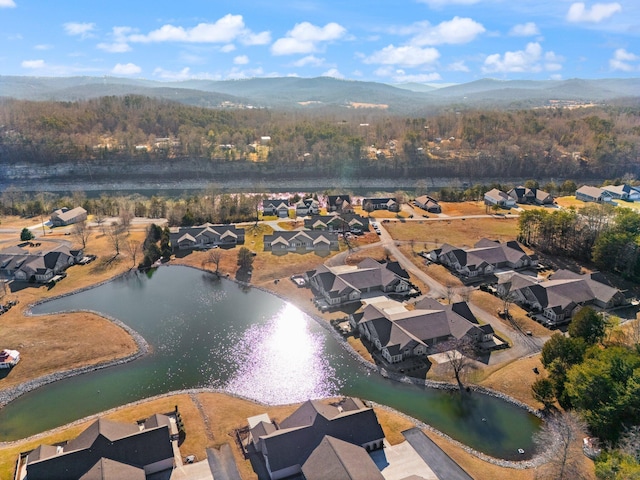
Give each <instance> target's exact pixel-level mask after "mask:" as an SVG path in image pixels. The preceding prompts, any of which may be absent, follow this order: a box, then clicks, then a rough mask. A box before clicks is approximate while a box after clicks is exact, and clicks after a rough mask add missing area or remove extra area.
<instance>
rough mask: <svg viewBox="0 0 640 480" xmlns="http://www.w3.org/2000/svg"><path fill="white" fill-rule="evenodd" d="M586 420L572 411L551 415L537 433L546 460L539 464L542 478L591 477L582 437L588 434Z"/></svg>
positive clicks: (571, 478)
mask: <svg viewBox="0 0 640 480" xmlns="http://www.w3.org/2000/svg"><path fill="white" fill-rule="evenodd" d="M584 432H585V425H584V423H583V422H582V421H581V420H580V419H579V418H578V417H577V416H576V415H575V414H574V413H571V412H565V413H556V414H553V415H550V416H549V417H547V419H546V421H545V423H544V424H543V425H542V427H541V428H540V430H539V431H538V432H537V433H536V434H535V436H534V441H535V443H536V445H537V446H538V448H539V449H540V450H543V453H542V454H543V456H544V457H545V459H546V462H545V463H544V464H543V465H541V466H540V467H538V469H537V471H536V479H539V480H580V479H586V478H590V477H589V476H588V474H587V472H585V471H583V468H582V464H583V461H582V459H583V453H582V445H581V442H580V439H581V438H582V437H583V436H584Z"/></svg>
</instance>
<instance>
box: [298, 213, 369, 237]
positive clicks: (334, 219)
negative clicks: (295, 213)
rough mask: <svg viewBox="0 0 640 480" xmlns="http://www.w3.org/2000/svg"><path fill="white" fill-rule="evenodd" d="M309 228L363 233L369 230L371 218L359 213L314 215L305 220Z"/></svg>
mask: <svg viewBox="0 0 640 480" xmlns="http://www.w3.org/2000/svg"><path fill="white" fill-rule="evenodd" d="M304 226H305V228H308V229H309V230H327V231H329V232H340V233H346V232H350V233H355V234H361V233H362V232H366V231H367V230H369V219H368V218H366V217H362V216H360V215H357V214H341V215H314V216H312V217H311V218H307V219H305V221H304Z"/></svg>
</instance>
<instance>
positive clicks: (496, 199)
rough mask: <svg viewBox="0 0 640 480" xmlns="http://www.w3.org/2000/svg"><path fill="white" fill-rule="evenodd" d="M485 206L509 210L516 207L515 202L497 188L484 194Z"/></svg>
mask: <svg viewBox="0 0 640 480" xmlns="http://www.w3.org/2000/svg"><path fill="white" fill-rule="evenodd" d="M484 203H485V204H486V205H498V206H499V207H504V208H511V207H515V206H516V201H515V200H514V199H513V198H512V197H510V196H509V195H507V194H506V193H504V192H503V191H501V190H498V189H497V188H493V189H491V190H489V191H488V192H487V193H485V194H484Z"/></svg>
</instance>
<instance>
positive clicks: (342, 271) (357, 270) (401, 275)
mask: <svg viewBox="0 0 640 480" xmlns="http://www.w3.org/2000/svg"><path fill="white" fill-rule="evenodd" d="M306 277H307V280H308V282H309V285H310V286H311V289H312V290H313V292H314V293H315V294H316V295H317V297H319V299H321V300H322V302H324V304H326V306H327V307H335V306H339V305H343V304H347V303H352V302H358V301H360V299H361V298H363V296H368V294H370V293H372V292H376V293H378V292H380V293H383V294H397V295H408V294H409V293H410V291H411V283H410V281H409V274H408V273H407V272H406V271H404V270H403V269H402V268H401V267H400V266H399V265H398V264H397V262H384V263H380V262H378V261H376V260H374V259H373V258H365V259H364V260H362V261H361V262H360V263H359V264H357V265H355V266H351V265H343V266H339V267H328V266H326V265H321V266H319V267H318V268H317V269H315V270H312V271H309V272H307V274H306Z"/></svg>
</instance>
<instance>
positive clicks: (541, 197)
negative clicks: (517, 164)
mask: <svg viewBox="0 0 640 480" xmlns="http://www.w3.org/2000/svg"><path fill="white" fill-rule="evenodd" d="M507 195H509V196H510V197H511V198H513V199H514V200H515V201H516V203H527V204H535V205H552V204H553V201H554V200H553V196H552V195H551V194H549V193H547V192H545V191H543V190H540V189H539V188H526V187H523V186H522V185H520V186H518V187H515V188H512V189H511V190H509V191H508V192H507Z"/></svg>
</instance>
